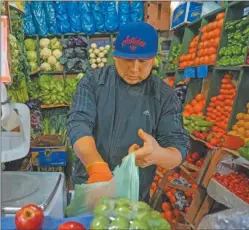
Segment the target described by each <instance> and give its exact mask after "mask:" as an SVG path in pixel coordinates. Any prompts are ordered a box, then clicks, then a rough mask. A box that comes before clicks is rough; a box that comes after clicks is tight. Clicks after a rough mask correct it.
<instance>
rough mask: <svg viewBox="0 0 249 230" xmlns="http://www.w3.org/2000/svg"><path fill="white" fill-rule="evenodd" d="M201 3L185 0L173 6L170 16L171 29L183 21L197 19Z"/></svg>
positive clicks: (200, 10)
mask: <svg viewBox="0 0 249 230" xmlns="http://www.w3.org/2000/svg"><path fill="white" fill-rule="evenodd" d="M202 6H203V3H199V2H185V3H183V4H180V5H179V6H178V7H176V8H175V10H174V12H173V15H172V18H171V29H175V28H177V27H179V26H181V25H182V24H184V23H191V22H194V21H196V20H198V19H199V18H200V17H201V14H202Z"/></svg>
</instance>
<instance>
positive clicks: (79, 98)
mask: <svg viewBox="0 0 249 230" xmlns="http://www.w3.org/2000/svg"><path fill="white" fill-rule="evenodd" d="M92 77H93V76H91V74H87V76H86V77H84V78H83V79H82V80H80V82H79V83H78V86H77V89H76V92H75V94H74V96H73V100H72V106H71V110H70V112H69V114H68V121H67V132H68V136H69V139H70V141H71V144H72V146H73V145H74V143H75V142H76V141H77V140H78V139H80V138H81V137H84V136H92V131H93V127H94V125H95V117H96V113H97V112H96V101H95V95H94V90H93V87H92V83H91V81H93V79H92Z"/></svg>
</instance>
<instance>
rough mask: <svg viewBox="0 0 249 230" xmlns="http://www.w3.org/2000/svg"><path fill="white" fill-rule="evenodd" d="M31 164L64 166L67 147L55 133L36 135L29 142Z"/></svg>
mask: <svg viewBox="0 0 249 230" xmlns="http://www.w3.org/2000/svg"><path fill="white" fill-rule="evenodd" d="M30 152H31V155H32V157H31V159H32V164H33V165H34V166H38V167H47V166H66V163H67V147H66V143H62V138H61V137H60V136H57V135H49V136H38V137H36V138H35V139H34V140H33V141H32V142H31V148H30Z"/></svg>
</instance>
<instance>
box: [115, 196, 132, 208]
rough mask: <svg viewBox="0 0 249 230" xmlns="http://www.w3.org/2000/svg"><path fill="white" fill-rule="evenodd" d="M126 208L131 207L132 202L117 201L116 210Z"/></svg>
mask: <svg viewBox="0 0 249 230" xmlns="http://www.w3.org/2000/svg"><path fill="white" fill-rule="evenodd" d="M124 206H126V207H130V201H129V200H128V199H125V198H120V199H117V200H116V202H115V207H116V208H119V207H124Z"/></svg>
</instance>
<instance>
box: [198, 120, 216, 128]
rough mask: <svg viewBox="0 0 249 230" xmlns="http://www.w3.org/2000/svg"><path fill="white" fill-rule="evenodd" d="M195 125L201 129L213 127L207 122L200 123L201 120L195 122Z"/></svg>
mask: <svg viewBox="0 0 249 230" xmlns="http://www.w3.org/2000/svg"><path fill="white" fill-rule="evenodd" d="M195 125H197V126H201V127H210V126H212V125H213V123H212V122H209V121H202V120H199V121H195Z"/></svg>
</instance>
